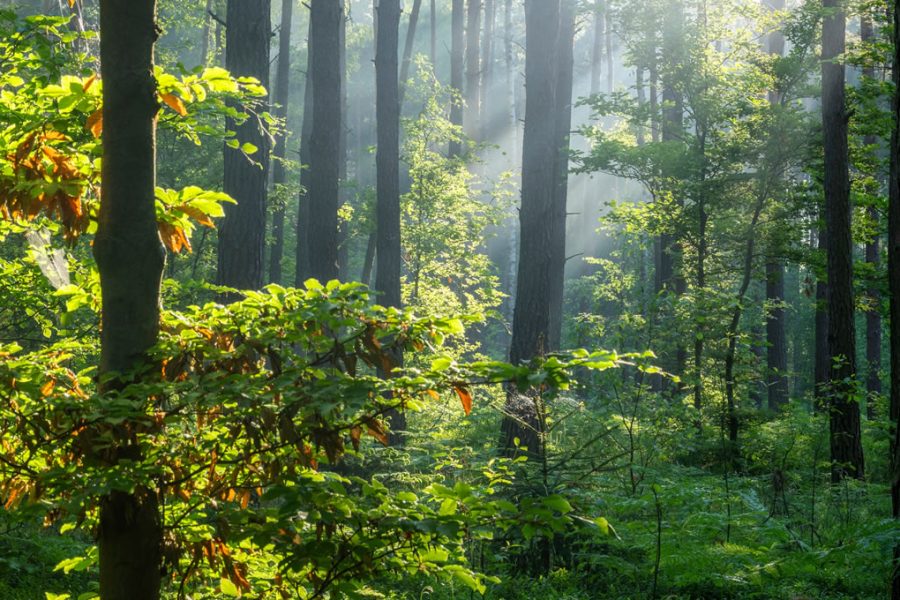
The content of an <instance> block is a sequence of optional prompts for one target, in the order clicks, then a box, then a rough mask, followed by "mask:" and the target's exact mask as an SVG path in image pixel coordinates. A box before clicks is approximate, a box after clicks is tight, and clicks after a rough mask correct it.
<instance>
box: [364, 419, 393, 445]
mask: <svg viewBox="0 0 900 600" xmlns="http://www.w3.org/2000/svg"><path fill="white" fill-rule="evenodd" d="M368 425H369V431H368V433H369V435H371V436H372V437H373V438H375V439H376V440H378V441H379V442H381V444H382V445H383V446H389V445H390V440H389V439H388V436H387V433H385V431H384V426H383V425H382V424H381V423H380V422H379V421H377V420H375V419H372V420H371V421H369V423H368Z"/></svg>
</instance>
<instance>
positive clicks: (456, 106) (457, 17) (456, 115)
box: [450, 0, 465, 156]
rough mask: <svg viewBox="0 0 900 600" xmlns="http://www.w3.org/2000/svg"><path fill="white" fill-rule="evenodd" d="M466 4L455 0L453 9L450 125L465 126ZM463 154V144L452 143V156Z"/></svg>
mask: <svg viewBox="0 0 900 600" xmlns="http://www.w3.org/2000/svg"><path fill="white" fill-rule="evenodd" d="M464 12H465V2H464V0H453V4H452V7H451V16H450V18H451V21H452V22H451V25H450V28H451V32H450V88H451V90H450V91H451V93H452V94H454V96H453V97H452V98H451V99H450V123H451V124H453V125H455V126H456V127H462V126H463V95H462V94H463V51H464V47H465V35H464V26H465V15H464ZM460 154H462V143H460V142H458V141H452V142H450V156H459V155H460Z"/></svg>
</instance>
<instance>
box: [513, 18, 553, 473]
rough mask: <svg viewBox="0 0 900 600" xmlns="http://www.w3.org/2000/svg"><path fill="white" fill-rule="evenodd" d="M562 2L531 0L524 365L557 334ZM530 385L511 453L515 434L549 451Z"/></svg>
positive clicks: (517, 325)
mask: <svg viewBox="0 0 900 600" xmlns="http://www.w3.org/2000/svg"><path fill="white" fill-rule="evenodd" d="M559 12H560V11H559V0H526V1H525V81H526V86H525V105H526V108H525V110H526V115H525V140H524V143H523V147H522V207H521V210H520V211H519V221H520V225H521V238H520V245H519V274H518V281H517V292H516V306H515V311H514V315H513V334H512V343H511V347H510V361H511V362H513V363H520V362H522V361H527V360H529V359H531V358H534V357H536V356H541V355H543V354H545V353H546V352H547V350H548V345H549V341H550V340H549V334H550V323H549V317H550V302H551V298H550V293H549V287H548V286H547V281H548V280H549V279H550V276H551V269H552V267H553V265H552V262H551V256H552V239H553V232H554V226H553V218H552V215H553V210H554V204H553V198H554V193H555V189H556V179H555V176H554V174H555V172H556V164H557V161H558V157H559V148H558V146H557V144H556V139H557V136H556V129H557V128H556V123H557V119H556V108H557V105H556V101H555V96H556V93H555V92H556V77H555V72H556V65H557V60H556V39H555V38H556V34H558V30H559ZM529 393H530V391H529V390H510V393H509V395H508V396H507V401H506V413H507V414H506V416H504V419H503V424H502V428H501V447H502V448H503V449H504V450H505V451H506V452H508V453H510V452H513V451H514V448H515V439H519V440H520V442H521V443H522V444H523V445H524V446H527V448H528V451H529V453H531V454H532V455H533V456H541V455H542V454H543V446H542V443H543V440H542V435H541V433H540V427H541V424H540V419H539V414H538V411H537V410H536V403H537V400H536V399H534V398H531V397H528V396H529Z"/></svg>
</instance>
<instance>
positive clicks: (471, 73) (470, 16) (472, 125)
mask: <svg viewBox="0 0 900 600" xmlns="http://www.w3.org/2000/svg"><path fill="white" fill-rule="evenodd" d="M467 8H468V11H467V18H466V110H465V115H464V117H463V123H464V124H465V130H466V135H468V136H469V137H470V138H472V139H473V140H477V139H478V133H479V124H478V114H479V105H478V100H479V96H480V93H479V84H480V83H481V65H480V64H479V60H480V59H481V50H480V41H481V0H467Z"/></svg>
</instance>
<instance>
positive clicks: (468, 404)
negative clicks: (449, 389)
mask: <svg viewBox="0 0 900 600" xmlns="http://www.w3.org/2000/svg"><path fill="white" fill-rule="evenodd" d="M453 389H454V391H456V395H457V396H459V399H460V401H462V406H463V410H464V411H465V413H466V416H467V417H468V416H469V414H471V412H472V394H470V393H469V390H467V389H466V388H465V387H463V386H462V385H458V384H457V385H455V386H453Z"/></svg>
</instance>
